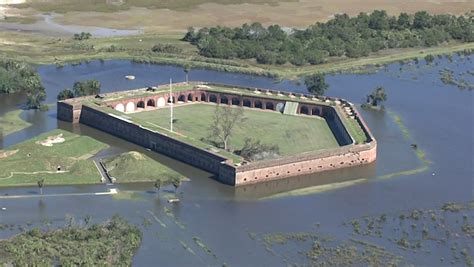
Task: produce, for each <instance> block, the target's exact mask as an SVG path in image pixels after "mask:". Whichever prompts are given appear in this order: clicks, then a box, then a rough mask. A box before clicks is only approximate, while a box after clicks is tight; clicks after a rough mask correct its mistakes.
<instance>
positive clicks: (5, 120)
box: [0, 110, 31, 136]
mask: <svg viewBox="0 0 474 267" xmlns="http://www.w3.org/2000/svg"><path fill="white" fill-rule="evenodd" d="M21 112H22V110H13V111H10V112H8V113H6V114H4V115H3V116H0V136H5V135H9V134H11V133H14V132H17V131H20V130H22V129H25V128H26V127H28V126H30V125H31V124H30V123H29V122H26V121H24V120H22V119H21V118H20V114H21Z"/></svg>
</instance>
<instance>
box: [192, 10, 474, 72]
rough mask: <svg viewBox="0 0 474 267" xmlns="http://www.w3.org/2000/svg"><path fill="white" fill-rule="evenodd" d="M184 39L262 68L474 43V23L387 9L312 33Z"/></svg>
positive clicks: (218, 33) (258, 31)
mask: <svg viewBox="0 0 474 267" xmlns="http://www.w3.org/2000/svg"><path fill="white" fill-rule="evenodd" d="M183 40H185V41H188V42H190V43H192V44H194V45H195V46H197V48H198V49H199V53H200V54H201V55H203V56H206V57H212V58H223V59H232V58H240V59H256V60H257V62H259V63H261V64H285V63H287V62H290V63H291V64H293V65H298V66H300V65H305V64H313V65H314V64H321V63H324V62H325V61H326V60H327V58H328V57H341V56H346V57H351V58H357V57H363V56H367V55H369V53H371V52H376V51H379V50H382V49H388V48H406V47H419V46H435V45H438V44H440V43H443V42H446V41H449V40H458V41H461V42H472V41H474V23H473V20H472V18H470V17H468V16H453V15H448V14H440V15H430V14H428V13H427V12H426V11H420V12H416V13H415V14H413V15H410V14H407V13H401V14H400V15H399V16H398V17H397V16H389V15H388V14H387V13H386V12H385V11H383V10H375V11H373V12H372V13H371V14H366V13H360V14H359V15H358V16H355V17H349V16H348V15H347V14H342V15H336V16H335V17H334V18H333V19H331V20H329V21H328V22H326V23H316V24H314V25H312V26H310V27H308V28H307V29H303V30H298V29H284V28H281V27H280V26H278V25H271V26H269V27H268V28H265V27H263V26H262V25H261V24H260V23H253V24H251V25H248V24H244V25H242V26H241V27H239V28H233V29H232V28H227V27H220V26H218V27H212V28H202V29H200V30H198V31H196V30H195V29H194V28H189V29H188V32H187V33H186V35H185V36H184V38H183Z"/></svg>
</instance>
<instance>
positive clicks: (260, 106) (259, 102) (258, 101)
mask: <svg viewBox="0 0 474 267" xmlns="http://www.w3.org/2000/svg"><path fill="white" fill-rule="evenodd" d="M255 108H262V109H263V104H262V101H260V100H257V101H255Z"/></svg>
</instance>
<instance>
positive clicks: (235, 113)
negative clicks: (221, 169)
mask: <svg viewBox="0 0 474 267" xmlns="http://www.w3.org/2000/svg"><path fill="white" fill-rule="evenodd" d="M244 119H245V118H244V110H243V109H242V108H231V107H228V106H219V105H217V106H216V109H215V111H214V116H213V120H212V124H211V126H210V128H209V129H210V137H211V138H210V139H214V138H215V139H217V140H218V141H219V145H221V146H222V148H224V150H229V140H230V138H231V137H232V134H233V132H234V129H235V127H236V126H238V124H239V123H241V122H242V121H243V120H244Z"/></svg>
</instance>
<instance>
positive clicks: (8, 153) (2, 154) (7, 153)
mask: <svg viewBox="0 0 474 267" xmlns="http://www.w3.org/2000/svg"><path fill="white" fill-rule="evenodd" d="M16 152H18V149H16V150H8V151H3V150H0V159H5V158H8V157H9V156H11V155H15V154H16Z"/></svg>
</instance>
